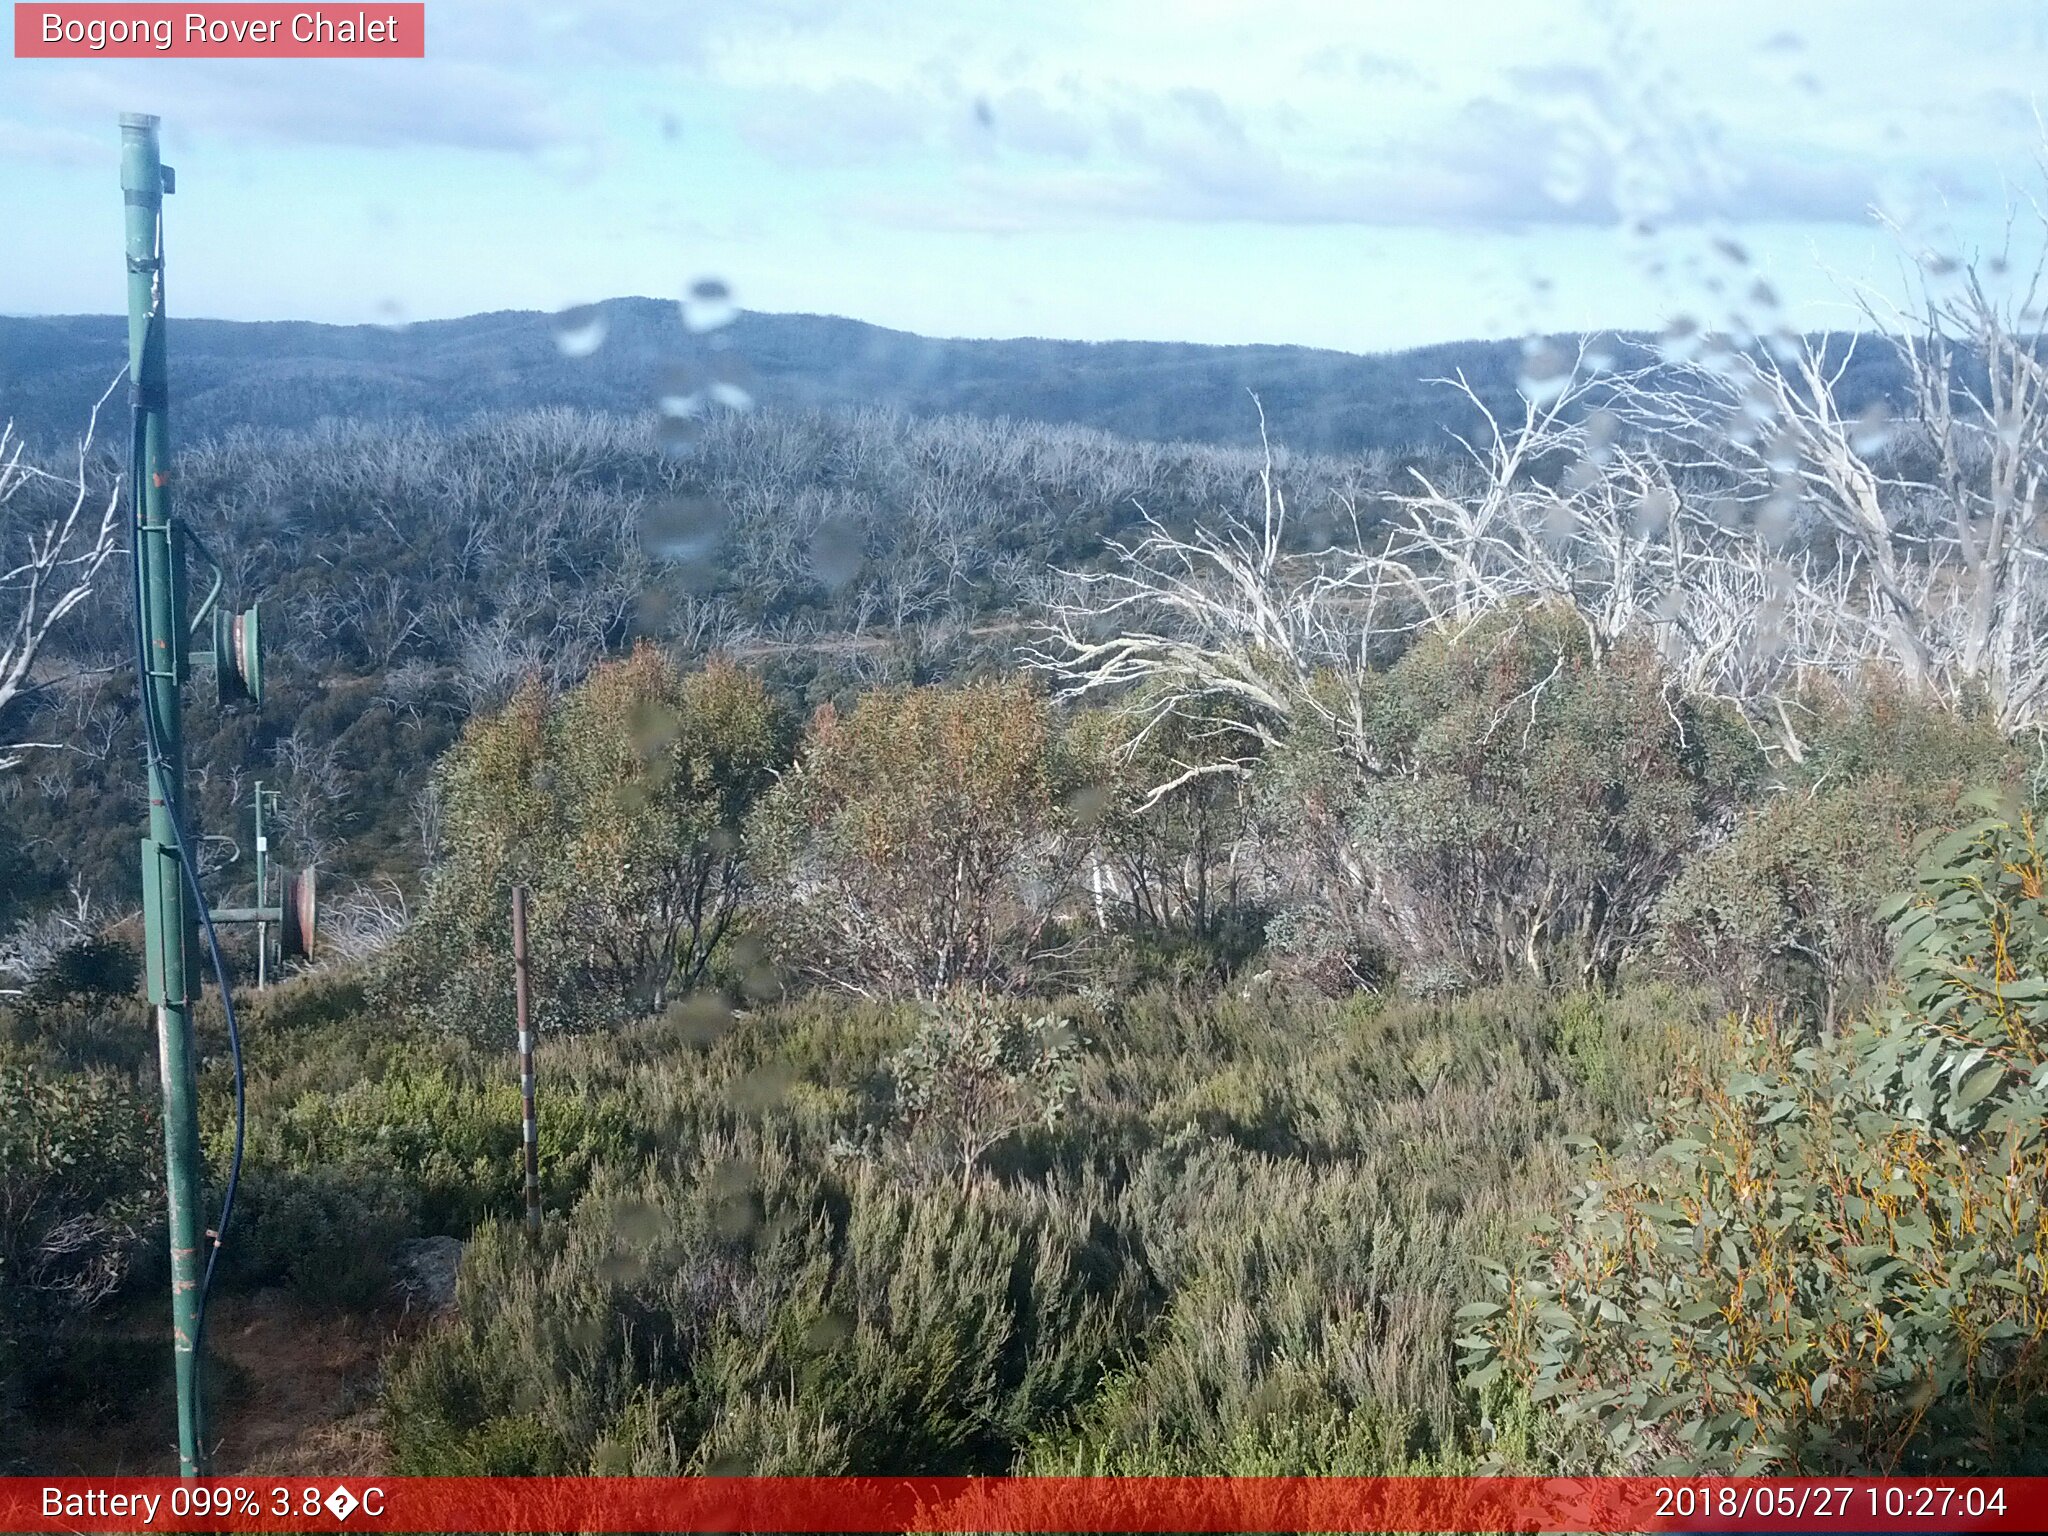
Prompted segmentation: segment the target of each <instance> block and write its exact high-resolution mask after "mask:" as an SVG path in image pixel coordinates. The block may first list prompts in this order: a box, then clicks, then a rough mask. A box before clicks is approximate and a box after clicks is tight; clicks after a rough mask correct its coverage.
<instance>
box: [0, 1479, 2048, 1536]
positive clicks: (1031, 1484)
mask: <svg viewBox="0 0 2048 1536" xmlns="http://www.w3.org/2000/svg"><path fill="white" fill-rule="evenodd" d="M2043 1529H2048V1478H2023V1477H2022V1478H1878V1479H1870V1478H1754V1477H1752V1478H1649V1477H1638V1478H1585V1479H1565V1478H1533V1477H1531V1478H1517V1477H1499V1478H1489V1477H1471V1478H1453V1477H1417V1478H1395V1477H1241V1478H1231V1477H1122V1478H1119V1477H1044V1478H1031V1477H1019V1478H1004V1477H997V1478H944V1477H912V1478H882V1477H760V1478H750V1477H677V1478H658V1477H616V1478H610V1477H588V1478H583V1477H533V1478H462V1477H455V1478H403V1477H399V1478H376V1477H368V1478H362V1477H357V1478H263V1477H233V1478H209V1479H202V1480H198V1481H192V1482H185V1481H180V1480H179V1479H176V1478H146V1477H129V1478H79V1477H56V1478H40V1479H39V1478H28V1477H16V1478H0V1532H52V1533H54V1532H60V1531H62V1532H74V1531H106V1532H151V1531H250V1532H265V1531H391V1532H400V1531H418V1532H448V1533H451V1536H452V1533H465V1536H467V1533H479V1532H507V1533H512V1532H529V1531H531V1532H541V1531H611V1532H622V1533H623V1532H643V1531H645V1532H654V1531H687V1532H698V1531H705V1532H711V1531H729V1532H736V1533H740V1532H747V1533H751V1532H774V1531H788V1532H827V1531H846V1532H866V1531H902V1532H916V1531H934V1532H936V1531H1019V1532H1049V1531H1131V1532H1170V1531H1184V1532H1208V1531H1217V1532H1222V1531H1243V1532H1280V1531H1372V1532H1379V1531H1517V1532H1519V1531H1532V1532H1535V1531H1600V1532H1607V1531H1781V1532H1791V1531H1868V1532H1877V1531H1928V1532H1934V1531H1942V1532H1951V1531H2026V1530H2034V1531H2038V1530H2043Z"/></svg>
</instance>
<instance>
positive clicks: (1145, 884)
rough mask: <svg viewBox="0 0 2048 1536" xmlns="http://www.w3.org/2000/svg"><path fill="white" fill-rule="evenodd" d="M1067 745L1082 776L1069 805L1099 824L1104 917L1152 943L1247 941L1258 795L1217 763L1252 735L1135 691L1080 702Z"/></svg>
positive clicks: (1095, 838) (1093, 861)
mask: <svg viewBox="0 0 2048 1536" xmlns="http://www.w3.org/2000/svg"><path fill="white" fill-rule="evenodd" d="M1065 745H1066V750H1067V752H1068V754H1069V755H1070V758H1071V761H1072V770H1071V771H1072V773H1073V775H1074V777H1075V779H1076V780H1077V781H1078V786H1079V787H1078V788H1076V789H1075V791H1074V793H1073V796H1072V800H1071V803H1070V805H1069V810H1070V811H1071V812H1072V813H1073V814H1074V815H1075V817H1076V818H1077V820H1079V821H1080V822H1081V823H1082V824H1083V825H1084V826H1085V828H1086V829H1087V831H1088V832H1089V833H1090V834H1091V845H1090V850H1089V852H1090V890H1089V899H1090V900H1091V902H1092V903H1093V905H1094V906H1095V908H1096V911H1097V914H1098V916H1099V917H1100V918H1101V919H1102V920H1104V921H1113V922H1115V924H1116V925H1117V926H1118V927H1119V928H1122V929H1126V930H1130V931H1134V932H1136V933H1137V934H1139V935H1141V936H1143V937H1144V938H1145V939H1147V940H1151V941H1153V942H1157V940H1158V939H1159V938H1161V937H1171V938H1186V939H1193V940H1198V941H1205V942H1207V943H1208V944H1209V945H1210V946H1212V948H1214V949H1220V950H1221V951H1222V953H1223V954H1224V955H1225V956H1228V955H1229V953H1230V951H1231V950H1232V948H1234V947H1241V945H1242V940H1243V936H1244V935H1245V934H1246V933H1247V932H1248V931H1249V932H1255V931H1256V919H1257V915H1258V914H1257V912H1256V910H1255V907H1254V904H1253V903H1254V898H1253V894H1252V889H1251V882H1250V880H1249V878H1248V876H1249V868H1250V863H1251V860H1250V859H1249V858H1248V857H1246V855H1247V853H1248V851H1249V843H1248V840H1249V835H1250V832H1251V818H1250V805H1249V803H1248V800H1249V797H1248V795H1247V793H1246V786H1245V783H1244V780H1243V778H1242V776H1241V775H1240V774H1238V773H1236V772H1234V771H1218V770H1222V769H1225V768H1226V767H1227V766H1228V765H1229V764H1231V763H1232V761H1233V760H1239V759H1245V758H1249V757H1250V756H1252V755H1253V744H1252V742H1251V741H1250V739H1249V738H1248V737H1245V736H1243V735H1241V734H1239V733H1235V732H1226V731H1219V730H1217V729H1215V728H1214V727H1211V726H1206V725H1198V724H1196V723H1194V722H1192V721H1190V720H1189V719H1188V718H1187V716H1186V715H1184V714H1182V713H1180V712H1178V711H1164V712H1154V711H1151V710H1148V709H1147V708H1146V707H1145V705H1144V701H1143V700H1142V699H1138V700H1134V701H1132V703H1131V705H1130V706H1129V707H1128V708H1126V709H1123V710H1117V711H1110V710H1083V711H1081V712H1079V713H1078V714H1077V715H1076V716H1075V717H1074V718H1073V719H1071V720H1070V721H1069V722H1068V724H1067V728H1066V734H1065ZM1176 781H1178V782H1176ZM1167 784H1173V785H1174V787H1173V788H1172V789H1170V790H1168V791H1167V792H1166V793H1164V794H1155V793H1154V791H1155V789H1156V788H1157V787H1158V786H1161V785H1167Z"/></svg>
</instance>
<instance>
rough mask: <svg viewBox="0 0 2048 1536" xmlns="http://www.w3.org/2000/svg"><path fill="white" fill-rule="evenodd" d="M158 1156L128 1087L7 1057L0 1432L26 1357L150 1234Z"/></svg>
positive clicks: (0, 1093) (0, 1078)
mask: <svg viewBox="0 0 2048 1536" xmlns="http://www.w3.org/2000/svg"><path fill="white" fill-rule="evenodd" d="M162 1161H163V1140H162V1131H161V1130H160V1129H159V1121H158V1120H157V1118H156V1116H155V1115H154V1114H153V1113H152V1110H151V1107H150V1105H149V1103H148V1101H147V1100H146V1099H145V1098H144V1096H143V1095H142V1094H141V1093H140V1092H138V1091H137V1089H136V1088H135V1086H134V1085H133V1084H132V1083H131V1082H127V1081H124V1080H122V1079H121V1078H119V1077H116V1076H114V1075H112V1074H110V1073H104V1072H91V1073H80V1072H72V1071H68V1070H65V1069H63V1068H61V1067H53V1066H49V1065H47V1064H43V1063H38V1062H33V1061H26V1060H23V1059H21V1058H20V1057H19V1056H18V1055H17V1054H16V1053H14V1052H11V1051H7V1052H0V1428H4V1427H5V1426H6V1424H7V1423H8V1421H9V1419H10V1417H11V1416H12V1415H13V1413H14V1412H15V1411H16V1410H17V1404H16V1403H15V1402H14V1401H13V1392H12V1391H11V1390H10V1388H11V1387H12V1385H13V1384H14V1383H16V1382H17V1381H18V1380H19V1379H20V1377H19V1374H18V1373H19V1372H20V1370H21V1369H22V1368H23V1359H22V1357H23V1355H24V1353H27V1354H31V1355H33V1354H40V1353H42V1352H45V1351H47V1350H50V1349H51V1348H53V1342H52V1340H51V1338H50V1333H51V1330H52V1329H54V1328H55V1327H56V1326H58V1325H59V1324H61V1323H63V1322H65V1321H66V1320H68V1319H71V1318H75V1317H77V1316H78V1315H79V1314H81V1313H83V1312H84V1311H86V1310H87V1309H89V1308H91V1307H92V1306H94V1305H95V1304H97V1303H98V1302H100V1301H103V1300H104V1299H105V1298H106V1297H108V1296H109V1295H111V1294H112V1293H113V1292H114V1291H115V1290H117V1289H118V1288H119V1286H120V1284H121V1282H122V1280H123V1278H124V1277H125V1275H126V1274H127V1272H128V1268H129V1265H130V1263H131V1262H132V1261H133V1259H134V1258H135V1256H136V1253H137V1250H138V1248H139V1247H140V1245H141V1243H142V1242H143V1240H144V1239H145V1238H146V1237H148V1236H150V1235H152V1234H153V1232H154V1230H155V1226H156V1223H157V1221H158V1220H159V1219H160V1214H161V1209H162V1189H161V1182H160V1180H159V1178H158V1176H157V1172H158V1170H159V1169H160V1167H161V1166H162Z"/></svg>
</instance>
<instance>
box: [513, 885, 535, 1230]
mask: <svg viewBox="0 0 2048 1536" xmlns="http://www.w3.org/2000/svg"><path fill="white" fill-rule="evenodd" d="M512 989H513V995H514V997H515V998H516V999H517V1002H518V1008H519V1099H520V1106H521V1109H522V1110H523V1111H524V1114H523V1118H522V1121H521V1124H520V1129H519V1140H520V1145H521V1147H522V1149H523V1150H524V1152H525V1154H526V1233H527V1236H528V1237H538V1236H540V1132H539V1130H538V1128H537V1126H536V1125H535V1122H534V1115H533V1011H532V1008H531V1007H530V1006H529V1003H528V999H527V985H526V887H525V886H523V885H515V886H513V887H512Z"/></svg>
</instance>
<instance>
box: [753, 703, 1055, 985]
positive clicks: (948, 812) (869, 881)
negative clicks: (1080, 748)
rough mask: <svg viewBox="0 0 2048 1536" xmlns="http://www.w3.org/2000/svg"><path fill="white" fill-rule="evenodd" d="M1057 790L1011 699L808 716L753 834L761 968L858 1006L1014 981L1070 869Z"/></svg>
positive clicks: (1047, 729)
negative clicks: (765, 945) (856, 997)
mask: <svg viewBox="0 0 2048 1536" xmlns="http://www.w3.org/2000/svg"><path fill="white" fill-rule="evenodd" d="M1067 777H1068V774H1067V769H1066V765H1065V763H1064V761H1063V758H1062V754H1061V752H1060V747H1059V742H1058V740H1057V738H1056V736H1055V734H1054V732H1053V729H1052V722H1051V718H1050V715H1049V713H1048V711H1047V708H1046V704H1045V701H1044V699H1043V698H1042V697H1041V696H1040V695H1039V694H1038V693H1037V692H1036V691H1035V690H1034V689H1033V688H1032V687H1031V686H1030V685H1029V684H1028V683H1024V682H1020V681H1014V680H1013V681H1002V682H988V683H969V684H966V685H963V686H960V687H957V688H913V689H894V690H886V691H882V692H877V693H871V694H868V695H866V696H864V697H863V698H862V699H861V700H860V702H859V703H858V704H857V705H856V706H855V707H854V709H853V710H852V711H851V712H850V713H849V714H846V715H844V716H842V715H840V714H839V713H838V711H836V710H834V709H832V708H830V707H827V708H825V709H822V710H820V711H819V712H818V714H817V716H816V717H815V718H814V719H813V720H812V722H811V726H810V731H809V733H808V735H807V736H806V738H805V741H804V745H803V750H802V751H801V753H800V754H799V756H798V760H797V764H796V766H795V767H794V768H793V769H791V770H790V772H789V773H788V774H787V775H786V776H785V777H784V778H783V780H782V782H781V783H780V784H778V785H777V786H776V788H775V790H774V791H773V792H772V793H771V794H769V795H768V796H767V797H766V798H765V799H764V801H763V803H762V807H761V812H760V814H759V816H758V817H757V818H756V821H755V825H754V828H753V836H752V845H753V846H752V851H753V854H754V857H755V858H756V860H757V863H758V869H759V874H760V880H761V885H762V899H763V904H764V913H763V922H764V927H765V932H766V936H767V938H768V941H769V943H770V945H771V947H772V949H773V951H774V953H775V954H776V955H777V957H778V958H780V959H781V960H782V961H783V962H784V963H785V964H787V965H788V966H789V967H790V968H791V969H793V970H797V971H801V972H804V973H806V974H809V975H811V976H813V977H815V978H817V979H818V980H821V981H824V982H826V983H827V984H829V985H836V986H841V987H845V988H847V989H849V990H852V991H856V992H861V993H869V994H876V995H899V996H900V995H923V996H934V995H937V994H940V993H943V992H946V991H949V990H952V989H954V988H957V987H978V986H995V985H1001V984H1005V983H1009V982H1015V981H1020V980H1022V979H1024V978H1026V977H1027V976H1029V975H1030V974H1031V971H1032V969H1033V967H1034V965H1041V966H1042V965H1043V964H1044V963H1045V962H1046V961H1047V960H1048V959H1049V958H1050V957H1051V954H1052V951H1053V949H1054V948H1055V940H1056V933H1055V930H1054V928H1053V919H1054V917H1055V914H1056V912H1057V910H1058V907H1059V905H1060V902H1061V900H1062V898H1063V897H1065V896H1066V895H1067V893H1068V892H1069V890H1070V888H1071V886H1072V882H1073V877H1074V869H1075V865H1076V863H1077V862H1078V859H1079V857H1080V848H1081V838H1080V836H1079V834H1078V833H1077V831H1076V829H1075V827H1074V824H1073V823H1074V818H1073V816H1072V814H1071V813H1070V812H1069V811H1068V810H1067V809H1065V803H1066V801H1067V799H1068V798H1069V795H1068V791H1069V788H1070V786H1069V785H1068V783H1067Z"/></svg>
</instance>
